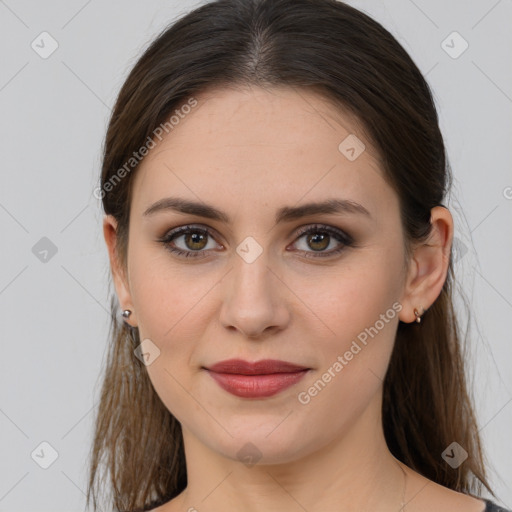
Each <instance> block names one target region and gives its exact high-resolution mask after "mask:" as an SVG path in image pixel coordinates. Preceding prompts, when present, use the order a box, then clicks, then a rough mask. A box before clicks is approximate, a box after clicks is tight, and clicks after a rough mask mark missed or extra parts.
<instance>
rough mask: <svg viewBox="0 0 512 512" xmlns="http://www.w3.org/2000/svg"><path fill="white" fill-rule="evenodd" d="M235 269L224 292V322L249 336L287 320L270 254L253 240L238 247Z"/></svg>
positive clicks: (222, 316) (245, 241) (247, 240)
mask: <svg viewBox="0 0 512 512" xmlns="http://www.w3.org/2000/svg"><path fill="white" fill-rule="evenodd" d="M236 252H237V254H236V255H235V258H234V262H233V269H232V270H231V272H229V280H228V282H227V283H228V284H227V287H226V289H225V291H224V296H223V305H222V311H221V321H222V323H223V325H224V326H225V327H234V328H236V329H237V330H239V331H241V332H242V333H243V334H245V335H246V336H250V337H254V336H258V335H259V334H260V333H261V332H263V331H264V330H265V329H267V328H268V327H271V326H273V327H276V326H280V327H282V326H283V324H284V323H285V322H286V321H287V314H286V306H285V304H284V303H283V299H282V295H281V290H280V288H281V283H280V281H279V279H277V278H276V276H275V275H274V273H273V272H272V271H271V270H270V263H271V262H270V260H269V252H268V251H265V250H264V249H263V247H262V246H261V245H260V244H259V243H258V242H257V241H256V240H255V239H254V238H252V237H247V238H246V239H244V240H243V241H242V242H241V243H240V244H239V245H238V246H237V248H236Z"/></svg>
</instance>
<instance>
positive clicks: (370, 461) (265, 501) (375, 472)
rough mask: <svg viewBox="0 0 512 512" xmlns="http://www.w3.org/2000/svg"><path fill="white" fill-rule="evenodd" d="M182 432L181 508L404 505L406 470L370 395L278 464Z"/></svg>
mask: <svg viewBox="0 0 512 512" xmlns="http://www.w3.org/2000/svg"><path fill="white" fill-rule="evenodd" d="M378 401H379V402H380V397H379V399H378ZM183 437H184V442H185V453H186V458H187V476H188V486H187V488H186V489H185V491H184V492H183V493H182V494H181V495H180V496H179V501H180V504H181V505H182V506H180V510H194V509H197V510H201V509H202V508H205V509H208V510H211V511H217V510H219V511H221V510H222V511H223V512H230V511H235V510H236V511H239V510H244V511H247V512H263V511H265V512H274V511H276V512H277V511H282V510H297V511H300V510H302V511H303V510H307V511H308V512H316V511H320V510H322V511H325V510H339V511H344V512H345V511H347V512H348V511H358V512H360V511H362V510H379V511H380V512H388V511H389V512H397V511H399V510H401V507H402V501H403V499H404V493H405V487H404V484H405V482H406V480H405V473H404V470H403V469H402V466H401V464H400V463H399V462H398V461H397V460H396V459H395V458H394V457H393V455H392V454H391V453H390V452H389V450H388V448H387V445H386V442H385V438H384V433H383V430H382V421H381V417H380V407H378V404H375V403H374V404H371V405H370V406H369V407H368V408H367V409H366V411H364V412H363V413H362V414H361V415H360V416H359V418H358V420H357V421H356V422H354V424H353V425H351V426H350V427H347V428H346V431H345V432H344V433H343V434H342V435H340V436H339V437H338V438H336V439H333V440H331V441H330V442H329V443H327V444H325V445H323V446H322V447H320V448H319V449H317V450H314V451H312V452H311V453H309V454H306V455H304V456H302V457H300V458H294V456H293V454H291V455H290V456H289V458H290V460H289V461H287V462H283V463H278V464H266V465H262V464H256V465H253V466H251V467H248V466H246V465H244V464H243V463H241V462H240V461H238V460H232V459H230V458H227V457H224V456H222V455H221V454H219V453H218V452H215V451H212V450H211V449H210V448H209V447H207V446H205V445H204V444H203V443H201V442H200V441H199V440H198V439H197V438H196V437H195V436H194V435H193V434H192V433H191V432H190V431H188V430H187V429H185V428H184V429H183ZM242 445H243V443H242ZM262 451H263V450H262ZM404 501H405V500H404Z"/></svg>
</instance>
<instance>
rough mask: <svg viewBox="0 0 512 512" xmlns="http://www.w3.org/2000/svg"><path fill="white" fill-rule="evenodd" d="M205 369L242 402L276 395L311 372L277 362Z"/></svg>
mask: <svg viewBox="0 0 512 512" xmlns="http://www.w3.org/2000/svg"><path fill="white" fill-rule="evenodd" d="M203 368H204V369H205V370H206V371H207V372H208V374H209V375H210V376H211V377H212V378H213V380H214V381H215V382H216V383H217V384H218V385H219V386H220V387H221V388H222V389H224V390H225V391H227V392H229V393H231V394H232V395H235V396H238V397H241V398H266V397H270V396H273V395H276V394H277V393H280V392H281V391H283V390H285V389H286V388H289V387H290V386H293V385H294V384H296V383H297V382H299V381H300V380H301V379H302V378H303V377H304V376H305V374H306V373H307V372H308V371H309V370H310V369H311V368H307V367H305V366H300V365H296V364H293V363H289V362H286V361H279V360H276V359H264V360H261V361H256V362H249V361H244V360H242V359H229V360H227V361H221V362H219V363H216V364H214V365H212V366H210V367H208V368H206V367H203Z"/></svg>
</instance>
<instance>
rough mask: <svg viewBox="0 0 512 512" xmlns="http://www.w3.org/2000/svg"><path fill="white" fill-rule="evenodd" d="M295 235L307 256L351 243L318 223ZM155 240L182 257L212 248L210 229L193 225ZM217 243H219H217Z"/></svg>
mask: <svg viewBox="0 0 512 512" xmlns="http://www.w3.org/2000/svg"><path fill="white" fill-rule="evenodd" d="M297 237H298V238H297V241H296V242H295V244H297V242H300V241H301V240H302V239H303V240H302V244H301V245H302V248H299V251H300V252H302V253H303V254H304V256H306V257H308V258H325V257H329V256H334V255H336V254H339V253H340V252H341V251H343V250H344V249H345V248H346V247H351V246H353V245H354V241H353V239H352V238H351V237H350V236H349V235H348V234H346V233H344V232H343V231H341V230H340V229H337V228H334V227H331V226H325V225H321V224H315V225H312V226H308V227H307V228H303V229H301V230H299V232H298V233H297ZM209 239H210V240H209ZM158 241H159V242H161V243H162V244H164V246H165V248H166V249H167V250H168V251H170V252H171V253H173V254H175V255H177V256H180V257H185V258H204V257H206V256H208V253H207V252H206V251H209V250H214V249H215V243H214V241H213V235H212V232H211V231H210V230H209V229H207V228H203V227H198V226H193V225H188V226H181V227H179V228H176V229H174V230H172V231H170V232H169V233H167V234H166V235H165V236H164V237H163V238H160V239H158ZM210 242H211V243H210ZM219 245H220V244H219ZM333 245H334V246H335V247H336V245H338V248H335V249H331V250H330V251H326V249H328V248H329V247H332V246H333ZM180 246H181V247H180ZM220 247H221V248H222V247H223V246H222V245H220ZM309 249H312V250H309Z"/></svg>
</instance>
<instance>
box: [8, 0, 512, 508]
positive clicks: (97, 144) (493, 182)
mask: <svg viewBox="0 0 512 512" xmlns="http://www.w3.org/2000/svg"><path fill="white" fill-rule="evenodd" d="M199 3H200V2H192V1H186V0H183V1H170V0H167V1H164V0H151V1H146V2H135V1H133V0H131V1H126V0H124V1H120V0H116V1H113V0H110V1H104V2H100V1H99V0H90V1H88V2H87V1H83V0H73V1H67V2H64V1H63V0H61V1H56V0H54V1H52V2H38V1H36V0H32V1H27V0H19V1H15V0H6V1H0V40H1V59H2V60H1V66H0V108H1V117H0V144H1V174H0V175H1V187H0V229H1V233H2V237H1V242H0V243H1V250H0V258H1V259H0V315H1V322H0V339H1V343H2V357H1V363H0V365H1V366H0V378H1V381H0V382H1V387H0V427H1V436H0V446H1V453H0V460H1V473H0V511H9V512H15V511H29V510H34V511H52V512H58V511H71V510H77V511H78V510H84V490H85V488H86V487H85V482H86V480H85V478H86V471H85V470H86V467H85V459H86V455H87V453H88V450H89V446H90V442H91V428H92V419H93V413H94V412H95V406H96V403H97V399H98V391H99V381H98V376H99V368H100V365H101V363H102V361H103V357H104V355H105V345H106V339H107V329H108V320H109V316H108V301H107V299H108V289H107V286H106V282H107V275H108V262H107V254H106V249H105V247H104V242H103V236H102V232H101V218H102V217H101V210H100V204H99V201H98V200H96V199H95V198H94V197H93V195H92V191H93V189H94V187H95V186H96V185H97V178H98V173H99V168H100V162H101V160H100V157H101V146H102V143H103V137H104V133H105V129H106V125H107V120H108V117H109V114H110V109H111V107H112V105H113V103H114V100H115V97H116V95H117V92H118V90H119V88H120V86H121V84H122V82H123V80H124V78H125V77H126V75H127V73H128V71H129V70H130V68H131V66H132V65H133V64H134V63H135V61H136V59H137V57H138V56H139V55H140V54H141V52H142V50H143V49H144V48H145V47H146V45H147V44H148V43H149V42H150V40H151V39H152V38H153V37H154V36H155V35H156V34H157V33H158V32H159V31H160V29H161V28H163V27H164V26H166V25H167V24H168V23H169V22H171V21H172V20H174V19H175V18H176V17H177V16H179V15H180V14H182V13H184V12H186V11H188V10H190V9H191V8H193V7H194V6H195V5H198V4H199ZM350 3H351V4H352V5H354V6H356V7H358V8H361V9H363V10H364V11H366V12H368V13H369V14H370V15H372V16H373V17H374V18H376V19H377V20H378V21H379V22H381V23H382V24H383V25H384V26H385V27H386V28H388V30H390V31H391V32H392V33H393V34H394V35H395V36H396V37H397V38H398V40H399V41H400V42H401V43H402V44H403V45H404V46H405V48H406V50H407V51H409V52H410V54H411V55H412V57H413V59H414V60H415V61H416V62H417V64H418V66H419V67H420V69H421V70H422V71H423V72H424V73H426V75H427V79H428V81H429V83H430V84H431V86H432V87H433V89H434V92H435V97H436V102H437V105H438V109H439V114H440V119H441V128H442V130H443V134H444V136H445V139H446V143H447V147H448V151H449V158H450V161H451V164H452V167H453V171H454V175H455V187H454V194H453V195H452V196H451V197H450V200H449V202H448V205H449V206H450V208H451V209H452V212H453V214H454V216H455V220H456V237H457V240H456V247H457V251H456V255H457V272H458V275H459V277H460V283H461V284H462V287H463V289H464V290H465V293H466V295H467V296H469V298H470V306H471V311H472V317H471V318H472V319H471V330H470V339H471V346H472V347H473V349H472V352H473V359H474V366H475V372H474V389H475V396H476V400H477V408H478V418H479V422H480V426H481V434H482V436H483V439H484V443H485V448H486V449H487V452H488V455H489V460H490V461H491V462H492V465H491V469H490V477H491V481H492V484H493V485H494V487H495V490H496V492H497V493H498V495H499V497H500V498H501V500H502V502H503V504H505V505H507V506H508V507H510V508H512V485H511V482H512V444H511V442H510V432H511V428H510V427H511V425H512V403H511V402H512V391H511V390H512V373H511V372H510V365H511V362H512V357H511V356H512V343H511V337H510V317H511V314H512V271H511V265H510V262H511V261H512V257H511V256H512V237H511V233H512V231H511V224H512V223H511V220H512V199H511V198H512V188H510V187H512V173H511V171H510V162H511V156H512V155H511V146H512V144H511V143H512V139H511V132H512V116H511V113H512V80H511V78H512V73H511V64H510V63H511V62H512V59H511V53H512V52H511V44H512V31H511V30H510V26H511V22H512V2H511V1H510V0H499V1H497V0H480V1H475V2H467V1H463V0H457V1H450V2H447V1H444V0H435V1H427V0H414V1H413V0H386V1H384V2H382V3H381V2H371V1H369V0H364V1H355V0H354V1H352V2H350ZM43 31H47V32H49V33H50V34H51V36H52V37H53V38H54V39H55V40H56V41H57V42H58V45H59V46H58V49H57V50H56V51H55V52H54V53H53V54H52V55H51V56H50V57H48V58H47V59H43V58H41V57H40V56H39V55H38V54H37V53H36V52H35V51H34V50H33V49H32V48H31V43H32V41H34V40H36V42H37V41H38V39H37V37H38V36H39V34H40V33H41V32H43ZM453 31H457V32H459V33H460V34H461V36H462V37H463V38H464V39H465V40H466V41H467V42H468V43H469V47H468V49H467V50H466V51H465V52H464V53H463V54H462V55H460V56H459V57H458V58H456V59H454V58H452V57H451V56H450V55H448V54H447V53H446V52H445V50H444V49H443V47H442V42H443V41H444V40H446V38H447V36H449V35H450V34H451V33H452V32H453ZM452 40H453V42H451V41H452ZM461 43H462V42H461V41H460V40H457V39H455V40H454V39H453V37H452V38H451V39H450V38H449V39H448V40H447V43H445V45H446V44H448V45H450V46H452V47H453V48H452V50H451V51H452V52H453V51H458V50H460V49H461V48H462V47H461V46H460V44H461ZM46 48H48V46H46ZM507 187H508V188H507ZM42 237H47V238H48V239H50V240H51V241H52V242H53V244H55V246H56V248H57V253H56V254H55V255H53V256H52V255H51V253H49V254H48V256H47V260H48V261H46V262H42V261H40V259H39V258H38V257H36V255H35V254H34V252H33V250H32V248H33V247H34V245H35V244H36V243H38V241H39V240H40V239H41V238H42ZM39 256H40V257H43V255H42V254H39ZM43 441H46V442H48V443H49V444H50V445H51V446H52V447H53V448H54V449H55V450H56V452H57V453H58V458H57V459H56V460H55V462H54V463H53V464H52V465H51V466H50V467H49V468H48V469H42V468H41V467H39V465H38V464H36V462H34V460H33V459H32V458H31V453H32V452H33V451H34V450H35V449H37V448H38V447H39V445H40V443H41V442H43ZM43 451H45V457H47V456H48V454H49V453H50V450H48V449H44V447H43ZM38 453H41V452H40V448H39V452H38Z"/></svg>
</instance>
